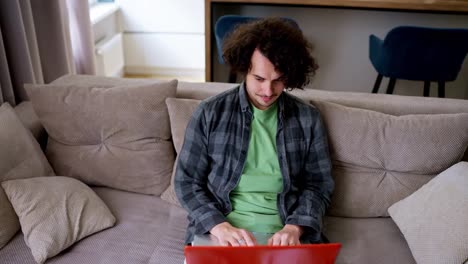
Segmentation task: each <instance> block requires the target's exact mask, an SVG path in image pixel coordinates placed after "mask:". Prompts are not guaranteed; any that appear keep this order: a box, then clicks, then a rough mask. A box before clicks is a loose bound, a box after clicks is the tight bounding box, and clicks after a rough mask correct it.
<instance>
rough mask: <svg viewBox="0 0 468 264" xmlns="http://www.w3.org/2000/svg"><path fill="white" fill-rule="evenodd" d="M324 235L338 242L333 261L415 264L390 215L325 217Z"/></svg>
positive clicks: (341, 262) (346, 263)
mask: <svg viewBox="0 0 468 264" xmlns="http://www.w3.org/2000/svg"><path fill="white" fill-rule="evenodd" d="M323 232H324V234H325V236H326V237H327V238H328V239H329V240H330V241H331V242H336V243H341V250H340V253H339V255H338V258H337V259H336V264H356V263H378V264H394V263H405V264H414V263H416V262H415V261H414V258H413V256H412V255H411V251H410V249H409V247H408V244H407V243H406V241H405V238H404V237H403V235H402V234H401V232H400V230H399V229H398V227H397V225H396V224H395V223H394V222H393V221H392V219H391V218H390V217H376V218H347V217H331V216H327V217H325V219H324V230H323Z"/></svg>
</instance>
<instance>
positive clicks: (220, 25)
mask: <svg viewBox="0 0 468 264" xmlns="http://www.w3.org/2000/svg"><path fill="white" fill-rule="evenodd" d="M258 19H260V18H259V17H248V16H241V15H225V16H222V17H220V18H219V19H218V20H217V21H216V24H215V29H214V33H215V38H216V49H217V51H218V62H219V63H220V64H224V59H223V41H224V38H225V37H226V36H227V35H229V33H231V32H232V31H233V30H234V29H235V28H236V27H237V26H239V25H240V24H244V23H249V22H252V21H254V20H258ZM284 19H286V20H287V21H289V22H291V23H292V24H293V25H295V26H297V27H298V28H299V26H298V24H297V23H296V21H294V20H292V19H290V18H284ZM236 79H237V75H236V73H235V72H233V71H231V70H229V82H230V83H234V82H236Z"/></svg>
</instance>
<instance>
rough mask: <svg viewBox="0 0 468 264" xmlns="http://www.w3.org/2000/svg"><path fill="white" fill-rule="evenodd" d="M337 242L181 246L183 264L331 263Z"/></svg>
mask: <svg viewBox="0 0 468 264" xmlns="http://www.w3.org/2000/svg"><path fill="white" fill-rule="evenodd" d="M340 248H341V244H339V243H331V244H302V245H298V246H266V245H256V246H253V247H247V246H242V247H225V246H213V245H194V246H187V247H185V258H186V262H187V264H211V263H213V264H244V263H247V264H284V263H286V264H295V263H297V264H333V263H335V259H336V257H337V256H338V252H339V250H340Z"/></svg>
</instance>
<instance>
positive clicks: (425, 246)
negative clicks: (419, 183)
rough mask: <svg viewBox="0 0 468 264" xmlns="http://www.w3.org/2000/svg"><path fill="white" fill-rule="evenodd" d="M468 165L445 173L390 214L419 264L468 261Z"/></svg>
mask: <svg viewBox="0 0 468 264" xmlns="http://www.w3.org/2000/svg"><path fill="white" fill-rule="evenodd" d="M467 186H468V162H460V163H458V164H455V165H453V166H452V167H450V168H449V169H447V170H445V171H444V172H442V173H441V174H439V175H438V176H437V177H435V178H434V179H432V180H431V181H430V182H428V183H427V184H425V185H424V186H423V187H421V188H420V189H419V190H417V191H416V192H414V193H413V194H411V195H410V196H408V197H406V198H405V199H403V200H401V201H399V202H397V203H395V204H394V205H392V206H391V207H390V208H389V209H388V211H389V213H390V216H391V217H392V219H393V220H394V221H395V223H396V224H397V225H398V227H399V228H400V230H401V232H402V233H403V235H404V236H405V238H406V241H408V244H409V247H410V249H411V252H412V253H413V256H414V258H415V259H416V261H417V262H418V263H427V264H431V263H434V264H436V263H463V262H464V261H466V260H467V259H468V228H467V220H468V191H467V190H466V187H467Z"/></svg>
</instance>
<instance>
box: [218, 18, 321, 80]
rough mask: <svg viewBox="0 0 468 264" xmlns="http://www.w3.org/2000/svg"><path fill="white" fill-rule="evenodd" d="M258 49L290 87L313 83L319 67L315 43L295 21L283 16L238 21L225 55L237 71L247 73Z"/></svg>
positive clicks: (229, 37)
mask: <svg viewBox="0 0 468 264" xmlns="http://www.w3.org/2000/svg"><path fill="white" fill-rule="evenodd" d="M255 49H258V50H259V51H260V52H261V53H262V54H263V56H265V57H267V58H268V60H270V62H271V63H272V64H273V65H274V67H275V70H276V71H278V72H279V73H281V74H282V81H283V82H284V85H285V86H286V87H287V88H289V89H294V88H299V89H303V87H304V86H306V85H307V84H309V83H310V81H311V78H312V77H313V76H314V75H315V71H316V70H317V69H318V65H317V64H316V61H315V59H314V58H313V57H312V55H311V52H312V49H313V47H312V45H311V44H310V42H309V41H307V39H306V38H305V37H304V35H303V34H302V31H301V30H300V29H299V28H298V26H297V25H296V24H294V23H293V22H291V21H289V20H287V19H284V18H274V17H273V18H264V19H259V20H254V21H253V22H250V23H245V24H241V25H239V26H238V27H237V28H236V29H235V30H233V31H232V32H231V33H230V34H229V35H228V36H227V37H226V39H225V41H224V44H223V58H224V60H225V61H226V63H227V64H229V65H230V66H231V70H232V71H234V72H238V73H242V74H246V73H248V71H249V70H250V68H251V58H252V54H253V52H254V50H255Z"/></svg>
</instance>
